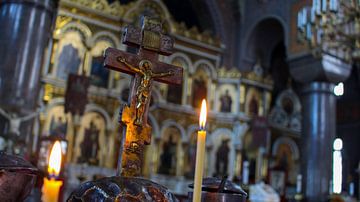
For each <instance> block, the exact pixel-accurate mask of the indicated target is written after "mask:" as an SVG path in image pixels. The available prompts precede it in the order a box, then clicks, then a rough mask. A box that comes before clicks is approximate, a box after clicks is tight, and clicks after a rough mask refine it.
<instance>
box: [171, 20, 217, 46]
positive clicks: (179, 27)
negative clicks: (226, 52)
mask: <svg viewBox="0 0 360 202" xmlns="http://www.w3.org/2000/svg"><path fill="white" fill-rule="evenodd" d="M172 24H173V26H174V28H173V30H172V32H174V33H176V34H179V35H181V36H185V37H187V38H190V39H193V40H196V41H201V42H203V43H206V44H209V45H213V46H218V47H220V45H221V41H220V38H219V37H213V36H211V32H209V31H204V32H200V31H199V29H198V28H197V27H192V28H190V29H189V28H187V27H186V25H185V23H184V22H181V23H177V22H172Z"/></svg>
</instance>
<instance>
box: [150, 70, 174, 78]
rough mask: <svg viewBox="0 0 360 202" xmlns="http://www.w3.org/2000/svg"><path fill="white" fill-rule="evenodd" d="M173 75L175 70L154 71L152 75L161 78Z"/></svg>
mask: <svg viewBox="0 0 360 202" xmlns="http://www.w3.org/2000/svg"><path fill="white" fill-rule="evenodd" d="M171 75H174V72H173V71H168V72H162V73H153V75H152V77H153V78H161V77H167V76H171Z"/></svg>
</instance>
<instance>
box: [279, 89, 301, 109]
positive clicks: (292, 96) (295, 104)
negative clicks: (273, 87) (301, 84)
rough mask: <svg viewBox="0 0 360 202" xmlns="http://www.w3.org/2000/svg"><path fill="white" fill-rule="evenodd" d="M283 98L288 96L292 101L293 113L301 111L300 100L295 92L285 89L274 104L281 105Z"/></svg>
mask: <svg viewBox="0 0 360 202" xmlns="http://www.w3.org/2000/svg"><path fill="white" fill-rule="evenodd" d="M284 98H289V99H290V100H291V101H292V102H293V107H294V110H293V114H295V113H297V112H299V113H301V102H300V99H299V97H298V96H297V94H296V93H295V92H294V91H293V90H292V89H291V88H289V89H286V90H284V91H283V92H281V93H280V95H279V96H278V98H277V99H276V106H279V107H282V101H283V99H284Z"/></svg>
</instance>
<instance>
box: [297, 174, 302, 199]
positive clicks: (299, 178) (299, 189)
mask: <svg viewBox="0 0 360 202" xmlns="http://www.w3.org/2000/svg"><path fill="white" fill-rule="evenodd" d="M301 181H302V175H298V176H297V177H296V193H298V194H299V193H301V186H302V182H301Z"/></svg>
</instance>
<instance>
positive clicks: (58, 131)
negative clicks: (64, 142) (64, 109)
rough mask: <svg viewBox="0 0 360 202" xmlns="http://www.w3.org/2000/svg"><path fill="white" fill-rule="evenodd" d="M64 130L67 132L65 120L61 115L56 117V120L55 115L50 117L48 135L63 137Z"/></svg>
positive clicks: (64, 136)
mask: <svg viewBox="0 0 360 202" xmlns="http://www.w3.org/2000/svg"><path fill="white" fill-rule="evenodd" d="M66 132H67V121H66V120H63V118H62V117H57V120H56V121H55V117H52V118H51V123H50V135H53V136H57V137H60V138H62V139H65V138H66Z"/></svg>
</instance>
